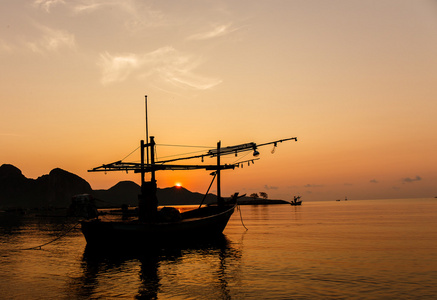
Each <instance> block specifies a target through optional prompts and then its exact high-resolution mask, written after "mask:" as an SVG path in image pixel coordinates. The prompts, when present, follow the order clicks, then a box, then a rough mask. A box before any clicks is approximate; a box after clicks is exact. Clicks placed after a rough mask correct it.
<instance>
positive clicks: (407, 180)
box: [402, 175, 422, 183]
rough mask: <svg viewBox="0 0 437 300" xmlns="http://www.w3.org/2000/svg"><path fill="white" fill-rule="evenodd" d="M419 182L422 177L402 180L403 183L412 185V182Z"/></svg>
mask: <svg viewBox="0 0 437 300" xmlns="http://www.w3.org/2000/svg"><path fill="white" fill-rule="evenodd" d="M420 180H422V177H420V176H418V175H417V176H416V177H415V178H410V177H407V178H402V182H403V183H412V182H415V181H420Z"/></svg>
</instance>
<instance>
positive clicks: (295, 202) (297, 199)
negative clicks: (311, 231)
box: [290, 196, 302, 206]
mask: <svg viewBox="0 0 437 300" xmlns="http://www.w3.org/2000/svg"><path fill="white" fill-rule="evenodd" d="M290 204H291V205H293V206H296V205H302V200H300V196H294V197H293V201H291V202H290Z"/></svg>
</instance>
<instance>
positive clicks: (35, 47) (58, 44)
mask: <svg viewBox="0 0 437 300" xmlns="http://www.w3.org/2000/svg"><path fill="white" fill-rule="evenodd" d="M37 27H38V28H39V29H40V31H41V32H42V36H41V37H40V38H39V39H37V40H35V41H30V42H25V44H26V45H27V47H28V48H30V49H31V50H32V51H33V52H37V53H43V52H46V51H50V52H52V51H57V50H59V49H61V48H69V49H74V48H75V47H76V40H75V37H74V34H71V33H69V32H67V31H64V30H59V29H53V28H49V27H46V26H42V25H38V26H37Z"/></svg>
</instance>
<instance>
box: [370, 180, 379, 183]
mask: <svg viewBox="0 0 437 300" xmlns="http://www.w3.org/2000/svg"><path fill="white" fill-rule="evenodd" d="M369 182H370V183H379V181H378V180H376V179H371V180H370V181H369Z"/></svg>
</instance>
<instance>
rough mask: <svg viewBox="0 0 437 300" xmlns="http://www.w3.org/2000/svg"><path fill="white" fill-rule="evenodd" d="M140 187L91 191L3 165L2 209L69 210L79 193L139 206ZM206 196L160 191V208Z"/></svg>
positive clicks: (104, 203) (210, 198) (81, 183)
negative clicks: (26, 175)
mask: <svg viewBox="0 0 437 300" xmlns="http://www.w3.org/2000/svg"><path fill="white" fill-rule="evenodd" d="M140 192H141V188H140V186H139V185H138V184H136V183H134V182H132V181H121V182H119V183H117V184H116V185H114V186H113V187H111V188H110V189H108V190H92V189H91V186H90V184H89V183H88V182H87V181H86V180H84V179H83V178H81V177H79V176H77V175H75V174H73V173H70V172H67V171H65V170H62V169H59V168H56V169H53V170H52V171H50V173H49V174H48V175H43V176H41V177H39V178H37V179H29V178H26V177H25V176H24V175H23V174H22V172H21V170H20V169H18V168H17V167H15V166H13V165H8V164H4V165H2V166H1V167H0V209H5V208H39V209H44V208H66V207H68V206H69V205H70V202H71V198H72V197H73V196H74V195H77V194H92V195H93V196H94V197H95V198H96V199H97V201H96V202H97V203H96V204H97V205H98V206H99V207H120V206H121V205H122V204H127V205H129V206H136V205H137V204H138V195H139V194H140ZM204 196H205V195H204V194H201V193H196V192H190V191H189V190H187V189H185V188H183V187H170V188H163V189H159V188H158V190H157V197H158V201H159V202H158V203H159V205H163V206H165V205H167V206H168V205H198V204H200V203H201V202H202V199H203V197H204ZM216 201H217V199H216V195H213V194H208V195H207V196H206V198H205V201H204V203H205V204H209V203H214V202H216ZM239 203H240V204H283V203H288V202H286V201H283V200H264V199H252V198H249V197H244V198H241V199H239Z"/></svg>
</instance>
